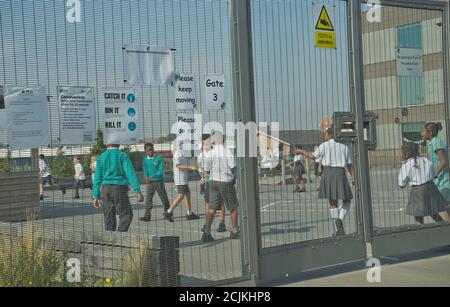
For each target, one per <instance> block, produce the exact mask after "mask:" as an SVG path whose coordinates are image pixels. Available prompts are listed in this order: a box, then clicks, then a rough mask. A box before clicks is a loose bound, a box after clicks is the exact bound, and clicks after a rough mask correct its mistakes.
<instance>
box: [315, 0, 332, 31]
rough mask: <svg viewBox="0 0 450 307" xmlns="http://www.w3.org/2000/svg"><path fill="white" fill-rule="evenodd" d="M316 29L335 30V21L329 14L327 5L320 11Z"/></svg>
mask: <svg viewBox="0 0 450 307" xmlns="http://www.w3.org/2000/svg"><path fill="white" fill-rule="evenodd" d="M316 30H319V31H334V26H333V22H332V21H331V18H330V15H329V14H328V11H327V8H326V6H325V5H324V6H322V10H321V11H320V16H319V20H317V24H316Z"/></svg>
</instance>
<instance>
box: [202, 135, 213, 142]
mask: <svg viewBox="0 0 450 307" xmlns="http://www.w3.org/2000/svg"><path fill="white" fill-rule="evenodd" d="M210 137H211V134H203V135H202V141H207V140H209V138H210Z"/></svg>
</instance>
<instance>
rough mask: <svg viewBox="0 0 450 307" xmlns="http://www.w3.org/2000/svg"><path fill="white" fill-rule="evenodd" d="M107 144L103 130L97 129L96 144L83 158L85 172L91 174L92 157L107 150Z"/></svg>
mask: <svg viewBox="0 0 450 307" xmlns="http://www.w3.org/2000/svg"><path fill="white" fill-rule="evenodd" d="M105 148H106V146H105V143H104V137H103V131H102V130H100V129H99V130H97V138H96V140H95V145H94V146H92V148H91V152H90V153H89V154H88V155H85V156H84V159H83V165H84V166H85V167H84V172H85V174H88V175H90V174H91V168H90V167H89V166H90V165H91V158H92V157H94V156H97V157H98V156H100V155H101V154H102V153H103V151H104V150H105Z"/></svg>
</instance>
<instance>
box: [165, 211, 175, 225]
mask: <svg viewBox="0 0 450 307" xmlns="http://www.w3.org/2000/svg"><path fill="white" fill-rule="evenodd" d="M164 219H165V220H167V221H168V222H170V223H173V213H167V212H164Z"/></svg>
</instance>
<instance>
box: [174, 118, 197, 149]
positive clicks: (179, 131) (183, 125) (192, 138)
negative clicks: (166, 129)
mask: <svg viewBox="0 0 450 307" xmlns="http://www.w3.org/2000/svg"><path fill="white" fill-rule="evenodd" d="M198 125H200V126H198ZM201 130H202V129H201V117H200V115H196V114H195V113H193V112H178V113H177V122H176V124H175V125H174V126H173V127H172V131H171V133H172V134H175V135H176V136H177V139H176V146H177V148H179V149H180V150H182V151H184V152H185V153H189V152H191V151H194V150H197V149H198V148H197V145H198V144H199V141H200V140H201V133H202V131H201Z"/></svg>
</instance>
